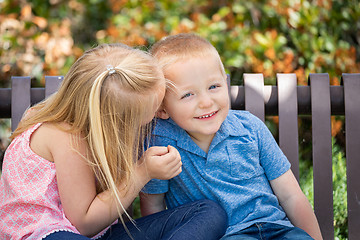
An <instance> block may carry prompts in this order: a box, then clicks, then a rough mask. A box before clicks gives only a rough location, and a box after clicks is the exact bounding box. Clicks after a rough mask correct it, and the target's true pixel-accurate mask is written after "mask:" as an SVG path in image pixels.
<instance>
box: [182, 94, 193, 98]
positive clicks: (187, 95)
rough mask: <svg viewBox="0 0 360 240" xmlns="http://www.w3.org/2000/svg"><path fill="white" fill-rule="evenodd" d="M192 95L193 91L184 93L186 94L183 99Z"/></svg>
mask: <svg viewBox="0 0 360 240" xmlns="http://www.w3.org/2000/svg"><path fill="white" fill-rule="evenodd" d="M191 95H192V94H191V93H186V94H184V95H183V96H182V97H181V99H184V98H187V97H190V96H191Z"/></svg>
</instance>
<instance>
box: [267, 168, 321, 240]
mask: <svg viewBox="0 0 360 240" xmlns="http://www.w3.org/2000/svg"><path fill="white" fill-rule="evenodd" d="M270 184H271V187H272V189H273V191H274V193H275V195H276V196H277V198H278V199H279V202H280V205H281V206H282V207H283V209H284V210H285V212H286V215H287V217H288V218H289V219H290V221H291V223H292V224H294V225H295V226H296V227H298V228H301V229H303V230H304V231H306V232H307V233H308V234H309V235H310V236H311V237H313V238H314V239H316V240H321V239H323V238H322V236H321V232H320V227H319V224H318V221H317V219H316V216H315V214H314V211H313V210H312V207H311V205H310V203H309V201H308V199H307V198H306V196H305V195H304V193H303V192H302V191H301V189H300V186H299V184H298V182H297V180H296V178H295V177H294V175H293V173H292V172H291V170H288V171H287V172H286V173H284V174H283V175H281V176H280V177H278V178H276V179H274V180H271V181H270Z"/></svg>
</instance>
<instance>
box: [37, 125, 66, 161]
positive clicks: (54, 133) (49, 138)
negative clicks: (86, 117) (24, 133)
mask: <svg viewBox="0 0 360 240" xmlns="http://www.w3.org/2000/svg"><path fill="white" fill-rule="evenodd" d="M69 130H70V125H69V124H66V123H43V124H41V125H40V126H39V127H38V128H37V129H36V130H35V131H34V132H33V133H32V135H31V138H30V148H31V149H32V151H33V152H35V153H36V154H37V155H39V156H40V157H42V158H44V159H46V160H48V161H50V162H54V159H53V151H54V149H58V150H59V149H62V148H64V150H66V149H67V148H68V147H69V145H70V141H71V139H72V133H70V131H69Z"/></svg>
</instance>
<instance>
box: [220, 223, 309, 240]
mask: <svg viewBox="0 0 360 240" xmlns="http://www.w3.org/2000/svg"><path fill="white" fill-rule="evenodd" d="M245 239H246V240H270V239H276V240H287V239H289V240H290V239H291V240H311V239H312V240H313V238H312V237H310V235H309V234H307V233H306V232H305V231H304V230H302V229H300V228H297V227H287V226H283V225H279V224H274V223H256V224H253V225H251V226H250V227H248V228H245V229H243V230H241V231H239V232H238V233H235V234H232V235H230V236H226V237H223V238H221V240H245Z"/></svg>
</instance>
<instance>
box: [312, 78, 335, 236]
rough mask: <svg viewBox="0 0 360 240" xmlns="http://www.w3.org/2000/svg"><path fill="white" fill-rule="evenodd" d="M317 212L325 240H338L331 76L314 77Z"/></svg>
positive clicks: (313, 138)
mask: <svg viewBox="0 0 360 240" xmlns="http://www.w3.org/2000/svg"><path fill="white" fill-rule="evenodd" d="M309 84H310V87H311V112H312V141H313V142H312V147H313V168H314V211H315V214H316V216H317V218H318V221H319V225H320V229H321V232H322V234H323V238H324V239H334V225H333V217H334V213H333V187H332V152H331V106H330V80H329V75H328V74H310V75H309Z"/></svg>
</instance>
